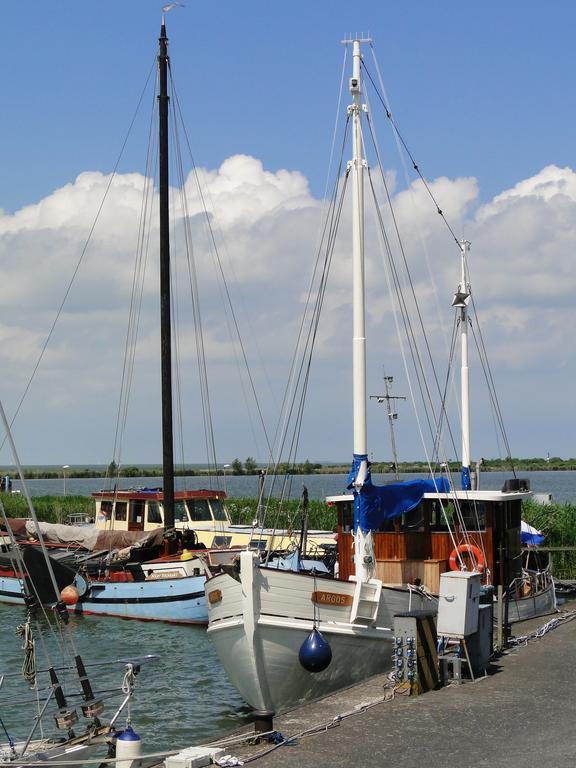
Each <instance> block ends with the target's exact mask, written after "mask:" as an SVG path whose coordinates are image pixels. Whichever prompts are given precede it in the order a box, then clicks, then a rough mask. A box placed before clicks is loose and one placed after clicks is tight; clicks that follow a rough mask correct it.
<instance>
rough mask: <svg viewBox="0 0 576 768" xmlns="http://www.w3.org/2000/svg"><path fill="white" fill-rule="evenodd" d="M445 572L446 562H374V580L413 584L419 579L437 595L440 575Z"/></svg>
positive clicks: (403, 560)
mask: <svg viewBox="0 0 576 768" xmlns="http://www.w3.org/2000/svg"><path fill="white" fill-rule="evenodd" d="M446 570H447V561H446V560H436V559H434V560H432V559H431V560H408V559H390V560H377V561H376V578H377V579H380V580H381V581H382V582H383V583H384V584H414V583H415V581H416V579H420V583H421V584H423V585H424V586H425V587H426V589H428V590H429V591H430V592H434V593H435V594H438V591H439V589H440V574H441V573H444V572H445V571H446Z"/></svg>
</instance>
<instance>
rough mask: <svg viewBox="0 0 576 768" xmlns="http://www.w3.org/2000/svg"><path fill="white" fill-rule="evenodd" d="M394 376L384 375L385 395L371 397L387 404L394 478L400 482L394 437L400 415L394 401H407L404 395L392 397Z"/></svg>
mask: <svg viewBox="0 0 576 768" xmlns="http://www.w3.org/2000/svg"><path fill="white" fill-rule="evenodd" d="M393 381H394V377H393V376H386V374H384V388H385V390H386V394H385V395H370V400H376V402H378V403H384V402H385V403H386V414H387V416H388V424H389V426H390V443H391V444H392V460H393V466H394V477H395V478H396V480H400V475H399V474H398V455H397V453H396V439H395V437H394V420H395V419H397V418H398V414H397V413H396V411H395V410H394V400H406V398H405V397H404V396H403V395H391V394H390V390H391V388H392V382H393Z"/></svg>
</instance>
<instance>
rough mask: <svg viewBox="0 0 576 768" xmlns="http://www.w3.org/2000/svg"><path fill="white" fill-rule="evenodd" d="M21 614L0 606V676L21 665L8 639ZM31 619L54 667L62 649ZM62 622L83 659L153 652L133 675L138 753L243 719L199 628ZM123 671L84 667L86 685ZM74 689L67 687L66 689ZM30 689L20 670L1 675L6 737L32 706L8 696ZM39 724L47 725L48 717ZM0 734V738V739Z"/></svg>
mask: <svg viewBox="0 0 576 768" xmlns="http://www.w3.org/2000/svg"><path fill="white" fill-rule="evenodd" d="M24 618H25V612H24V609H23V608H20V607H17V606H8V605H0V675H2V674H4V673H5V672H14V671H19V670H20V668H21V666H22V658H23V654H22V651H21V645H22V640H21V638H19V637H16V634H15V628H16V626H17V625H18V624H19V623H20V622H22V621H23V620H24ZM39 624H40V628H41V631H42V636H43V638H44V642H45V644H46V647H47V648H48V651H49V653H50V655H51V658H52V663H53V664H54V665H55V666H58V665H60V664H62V662H63V657H62V653H61V650H60V649H59V644H58V643H57V641H56V640H55V637H54V635H53V633H52V632H51V631H49V628H48V626H47V623H46V621H45V620H40V621H39ZM69 627H70V636H71V639H72V641H73V643H74V646H75V647H76V648H77V649H78V653H80V654H81V656H82V658H83V659H84V662H85V663H88V662H94V661H104V660H114V659H119V658H126V657H129V656H130V655H133V656H134V655H145V654H149V653H153V654H158V655H159V656H160V659H159V661H157V662H155V663H150V664H145V665H143V666H142V669H141V672H140V674H139V675H138V676H137V678H136V693H135V696H134V699H133V701H134V703H133V705H132V713H131V714H132V720H133V726H134V729H135V730H136V731H137V732H138V733H140V735H141V737H142V739H143V745H144V746H143V748H144V750H145V751H147V752H151V751H155V750H161V749H172V748H174V747H175V746H176V747H181V746H189V745H190V744H192V743H200V742H202V741H205V740H207V739H210V738H212V737H215V736H218V735H219V734H221V733H223V732H225V731H229V730H230V729H232V728H234V727H236V726H238V725H240V724H241V723H242V722H244V721H246V720H247V713H248V708H247V707H246V705H245V704H244V702H243V701H242V699H241V698H240V697H239V696H238V694H237V693H236V691H235V690H234V689H233V688H232V687H231V685H230V684H229V683H228V680H227V678H226V675H225V674H224V671H223V669H222V667H221V666H220V664H219V662H218V660H217V658H216V654H215V653H214V650H213V649H212V646H211V643H210V641H209V640H208V637H207V635H206V630H205V629H203V628H200V627H180V626H177V625H169V624H162V623H160V622H140V621H127V620H123V619H113V618H104V617H98V618H96V617H91V616H85V617H83V616H78V617H71V618H70V624H69ZM36 636H37V639H36V649H37V658H38V662H37V663H38V667H39V668H45V667H46V663H45V656H44V655H43V653H42V643H41V642H40V638H39V636H38V633H37V632H36ZM70 658H72V654H70ZM65 663H68V660H66V661H65ZM123 674H124V667H123V665H119V666H115V667H103V668H96V670H94V671H90V670H89V675H90V677H91V680H92V687H93V688H94V689H96V688H101V689H104V688H107V689H109V688H113V687H119V686H120V684H121V682H122V677H123ZM45 677H46V676H45V675H44V676H43V679H45ZM71 677H74V675H72V676H71ZM63 679H64V677H63ZM78 689H79V686H78V685H77V684H76V685H74V690H78ZM30 693H32V692H27V689H26V683H25V682H24V680H23V678H22V677H21V676H20V675H18V676H17V677H16V678H6V679H5V681H4V684H3V685H2V689H1V690H0V718H1V719H2V721H3V723H4V725H5V726H6V728H7V730H8V732H9V733H10V735H11V736H16V737H23V736H25V735H27V731H28V729H29V727H30V725H31V716H32V713H31V709H32V707H30V706H28V707H25V705H21V706H14V701H15V700H16V701H18V702H21V701H22V700H23V699H25V698H26V699H28V698H30ZM120 701H121V697H118V698H117V699H113V700H112V701H107V702H105V705H106V708H105V711H104V717H105V716H108V717H111V716H112V715H113V713H114V712H115V711H116V710H115V706H114V705H115V704H116V705H117V704H119V703H120ZM77 711H78V714H79V718H80V720H79V725H78V727H77V730H78V732H80V730H81V729H80V725H81V723H82V720H83V718H82V714H81V710H80V707H79V706H78V707H77ZM122 718H124V716H123V715H122V716H121V720H120V722H121V724H122V725H124V724H125V718H124V719H122ZM46 722H47V723H50V728H51V724H52V722H53V721H49V720H48V719H47V720H46ZM3 736H4V735H3V734H2V736H0V742H1V741H4V740H5V739H4V738H3Z"/></svg>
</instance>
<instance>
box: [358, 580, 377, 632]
mask: <svg viewBox="0 0 576 768" xmlns="http://www.w3.org/2000/svg"><path fill="white" fill-rule="evenodd" d="M352 579H353V580H354V581H356V579H355V577H352ZM381 594H382V582H381V581H380V579H369V580H368V581H356V588H355V589H354V598H353V600H352V609H351V611H350V623H351V624H363V625H364V626H370V624H373V623H374V622H375V621H376V617H377V616H378V608H379V606H380V596H381Z"/></svg>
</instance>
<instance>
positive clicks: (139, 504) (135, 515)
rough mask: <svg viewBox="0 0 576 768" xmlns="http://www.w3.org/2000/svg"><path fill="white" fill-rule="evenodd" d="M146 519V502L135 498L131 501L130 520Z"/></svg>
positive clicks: (136, 521)
mask: <svg viewBox="0 0 576 768" xmlns="http://www.w3.org/2000/svg"><path fill="white" fill-rule="evenodd" d="M143 520H144V502H143V501H141V500H139V499H133V500H132V501H131V502H130V522H131V523H141V522H142V521H143Z"/></svg>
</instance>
